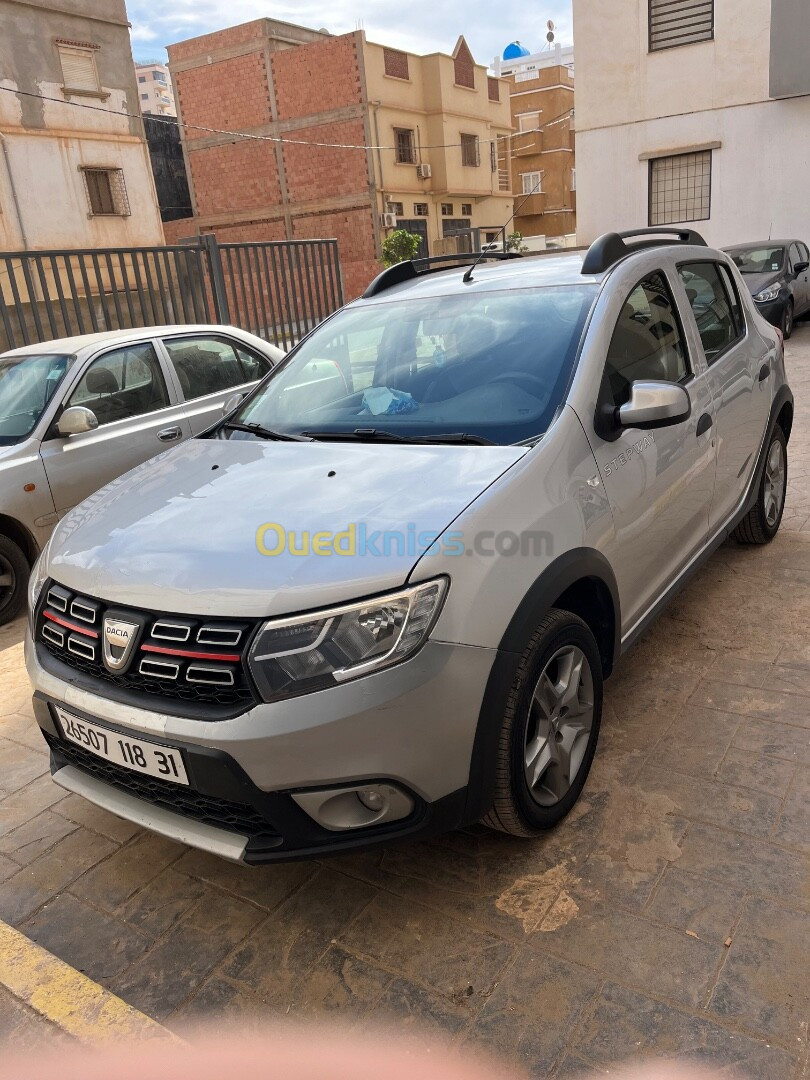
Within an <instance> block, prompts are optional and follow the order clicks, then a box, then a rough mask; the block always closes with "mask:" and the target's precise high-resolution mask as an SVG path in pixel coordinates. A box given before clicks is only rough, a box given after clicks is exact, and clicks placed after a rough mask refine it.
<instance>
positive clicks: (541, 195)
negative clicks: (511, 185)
mask: <svg viewBox="0 0 810 1080" xmlns="http://www.w3.org/2000/svg"><path fill="white" fill-rule="evenodd" d="M524 200H525V201H524ZM515 206H519V207H520V210H519V211H518V215H519V216H520V217H532V215H534V214H542V213H544V212H545V209H546V193H545V192H544V191H535V193H534V195H529V196H528V198H527V197H526V196H525V195H516V196H515Z"/></svg>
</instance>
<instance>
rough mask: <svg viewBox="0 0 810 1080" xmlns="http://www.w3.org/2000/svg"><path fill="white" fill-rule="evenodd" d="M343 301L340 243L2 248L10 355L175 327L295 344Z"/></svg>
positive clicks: (0, 278)
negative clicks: (232, 331)
mask: <svg viewBox="0 0 810 1080" xmlns="http://www.w3.org/2000/svg"><path fill="white" fill-rule="evenodd" d="M342 303H343V287H342V283H341V275H340V263H339V260H338V250H337V241H336V240H293V241H289V242H286V241H284V242H268V243H242V244H237V243H226V244H218V243H217V240H216V237H215V236H214V235H213V234H205V235H203V236H201V237H199V238H197V239H195V240H194V241H192V242H189V243H183V244H175V245H167V246H165V247H143V248H97V249H83V250H64V251H22V252H21V251H13V252H0V352H3V351H5V350H6V349H14V348H17V347H18V346H20V345H32V344H36V343H38V342H43V341H47V340H49V339H52V338H60V337H72V336H73V335H75V334H91V333H96V332H98V331H101V330H119V329H130V328H136V327H141V326H165V325H167V324H172V323H180V324H189V323H223V324H228V323H231V324H235V325H237V326H241V327H243V328H244V329H246V330H250V331H252V332H253V333H254V334H258V335H259V336H260V337H263V338H265V339H266V340H268V341H272V342H275V343H276V344H278V345H280V346H282V347H289V346H290V345H292V344H293V343H294V342H296V341H298V340H299V339H300V338H301V337H303V335H304V334H306V333H308V331H309V330H311V329H312V328H313V327H314V326H317V324H318V323H319V322H321V321H322V320H323V319H325V318H326V316H327V315H331V313H332V312H333V311H336V310H337V308H339V307H340V306H341V304H342Z"/></svg>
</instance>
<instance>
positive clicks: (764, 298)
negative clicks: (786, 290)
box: [754, 281, 782, 304]
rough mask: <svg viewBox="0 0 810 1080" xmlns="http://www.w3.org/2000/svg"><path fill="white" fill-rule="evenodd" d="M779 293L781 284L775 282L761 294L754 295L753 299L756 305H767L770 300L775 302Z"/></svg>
mask: <svg viewBox="0 0 810 1080" xmlns="http://www.w3.org/2000/svg"><path fill="white" fill-rule="evenodd" d="M781 291H782V283H781V282H780V281H777V282H775V283H774V284H773V285H769V286H768V288H767V289H763V290H762V292H758V293H756V294H755V295H754V299H755V300H756V301H757V303H758V304H767V303H768V302H769V301H770V300H775V299H776V298H777V296H778V295H779V293H780V292H781Z"/></svg>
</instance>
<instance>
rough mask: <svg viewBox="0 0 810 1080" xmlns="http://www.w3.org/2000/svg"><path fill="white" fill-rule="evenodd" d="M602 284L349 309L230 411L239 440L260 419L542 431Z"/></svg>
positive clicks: (390, 430)
mask: <svg viewBox="0 0 810 1080" xmlns="http://www.w3.org/2000/svg"><path fill="white" fill-rule="evenodd" d="M596 291H597V290H596V286H595V285H592V284H577V285H560V286H553V287H551V286H549V287H543V288H534V289H511V290H509V291H508V292H506V291H504V292H500V291H498V292H495V291H493V292H482V293H478V294H475V295H466V296H465V295H452V296H440V297H420V298H414V299H392V300H387V301H384V302H379V303H373V304H370V303H361V304H358V305H357V306H351V305H350V306H349V307H347V308H345V309H344V310H343V311H340V312H338V314H337V315H335V316H334V317H333V318H331V319H329V320H327V321H326V322H325V323H324V324H323V325H322V326H320V327H319V328H318V329H316V330H315V331H314V332H313V333H312V334H311V335H310V336H309V337H308V338H306V339H305V340H304V341H303V342H302V343H301V345H300V346H298V348H297V349H295V350H294V351H293V352H292V353H291V354H290V356H289V358H288V359H287V360H286V361H284V362H283V363H281V364H280V365H279V366H278V368H277V369H276V370H275V372H274V373H273V374H272V375H271V376H270V378H269V380H268V381H266V382H265V383H264V384H263V385H262V387H261V388H260V390H259V392H258V393H257V394H256V395H255V396H253V397H251V398H250V399H249V400H248V401H247V402H246V403H245V405H244V406H243V407H242V408H241V409H240V410H239V411H238V412H237V413H236V414H235V415H233V416H232V417H230V418H229V422H230V423H231V424H232V425H234V426H232V427H231V428H230V436H231V437H232V438H247V437H250V431H249V430H248V431H245V430H244V429H245V428H247V427H248V426H249V425H254V426H256V428H258V427H261V428H262V429H264V434H265V435H267V434H272V433H276V434H277V435H281V436H285V435H286V436H295V435H305V436H309V437H314V438H330V437H331V438H353V437H355V438H362V437H364V436H366V437H368V436H369V435H371V436H374V437H382V438H385V437H391V438H394V439H405V440H413V441H418V440H420V439H441V438H443V437H444V438H449V437H451V436H454V435H461V434H464V435H466V436H468V437H469V439H468V441H476V442H491V443H498V444H509V443H516V442H523V441H526V440H529V439H533V438H536V437H537V436H539V435H542V434H543V433H544V432H545V431H546V429H547V428H548V426H549V424H550V423H551V420H552V419H553V417H554V415H555V413H556V411H557V409H558V408H559V406H560V404H561V402H562V401H563V400H564V397H565V393H566V391H567V387H568V384H569V382H570V378H571V374H572V370H573V365H574V362H575V359H576V354H577V349H578V346H579V342H580V338H581V335H582V329H583V326H584V324H585V319H586V317H587V314H588V312H589V310H590V308H591V305H592V303H593V301H594V298H595V296H596ZM238 427H241V429H242V430H238ZM224 430H225V431H226V433H227V432H228V430H229V429H228V428H227V427H226V428H225V429H224ZM256 434H260V432H259V431H258V430H257V431H256Z"/></svg>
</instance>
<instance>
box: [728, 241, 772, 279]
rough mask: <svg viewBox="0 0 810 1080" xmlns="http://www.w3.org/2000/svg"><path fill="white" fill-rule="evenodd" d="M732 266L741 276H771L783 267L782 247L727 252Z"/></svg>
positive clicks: (740, 249)
mask: <svg viewBox="0 0 810 1080" xmlns="http://www.w3.org/2000/svg"><path fill="white" fill-rule="evenodd" d="M729 255H730V256H731V258H732V259H733V260H734V264H735V266H736V267H737V269H738V270H739V271H740V273H741V274H771V273H776V272H777V271H778V270H781V269H782V267H783V266H784V265H785V249H784V248H783V247H771V246H770V245H766V246H765V247H751V248H734V250H733V251H729Z"/></svg>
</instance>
